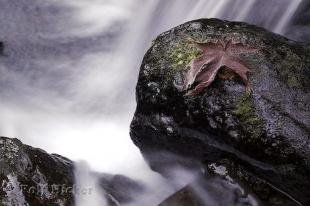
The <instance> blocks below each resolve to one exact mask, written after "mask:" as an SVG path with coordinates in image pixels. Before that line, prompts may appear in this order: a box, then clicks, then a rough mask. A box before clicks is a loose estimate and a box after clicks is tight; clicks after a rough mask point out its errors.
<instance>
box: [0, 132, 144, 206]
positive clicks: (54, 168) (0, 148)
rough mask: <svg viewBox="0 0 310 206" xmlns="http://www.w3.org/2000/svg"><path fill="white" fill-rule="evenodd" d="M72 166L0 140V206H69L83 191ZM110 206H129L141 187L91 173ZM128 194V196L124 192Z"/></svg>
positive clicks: (59, 158)
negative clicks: (75, 195)
mask: <svg viewBox="0 0 310 206" xmlns="http://www.w3.org/2000/svg"><path fill="white" fill-rule="evenodd" d="M74 169H75V164H74V162H72V161H71V160H69V159H67V158H65V157H62V156H60V155H56V154H48V153H46V152H45V151H43V150H41V149H37V148H33V147H30V146H28V145H24V144H22V142H20V141H19V140H18V139H10V138H5V137H0V205H1V206H26V205H30V206H71V205H74V194H81V193H82V192H83V190H84V189H86V190H88V189H91V190H93V189H94V188H79V186H78V185H76V183H75V173H74V171H75V170H74ZM93 176H94V177H98V179H99V184H100V186H101V188H102V189H104V191H105V192H104V193H102V196H106V198H107V200H108V203H109V206H117V205H119V204H121V203H122V204H123V203H124V204H125V203H129V202H130V201H133V200H134V197H135V196H137V194H141V193H142V192H143V191H144V187H143V186H142V185H141V184H140V183H138V182H136V181H134V180H131V179H129V178H127V177H124V176H120V175H110V174H100V173H93ZM124 190H125V191H127V193H125V192H124Z"/></svg>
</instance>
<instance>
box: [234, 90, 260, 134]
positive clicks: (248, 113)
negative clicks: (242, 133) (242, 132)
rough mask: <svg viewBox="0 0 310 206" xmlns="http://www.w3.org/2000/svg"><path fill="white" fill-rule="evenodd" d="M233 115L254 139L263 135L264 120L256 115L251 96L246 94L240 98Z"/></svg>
mask: <svg viewBox="0 0 310 206" xmlns="http://www.w3.org/2000/svg"><path fill="white" fill-rule="evenodd" d="M233 113H234V114H235V115H236V116H237V117H238V118H239V120H240V122H241V123H243V124H244V126H245V127H246V130H247V131H248V132H249V133H250V134H251V136H252V137H254V138H257V137H260V136H261V135H262V132H263V124H264V120H263V119H262V118H261V117H259V116H258V115H257V114H256V112H255V108H254V106H253V102H252V98H251V94H245V95H244V96H242V97H241V98H240V100H239V101H238V103H237V105H236V108H235V110H234V111H233Z"/></svg>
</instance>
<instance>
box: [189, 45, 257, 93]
mask: <svg viewBox="0 0 310 206" xmlns="http://www.w3.org/2000/svg"><path fill="white" fill-rule="evenodd" d="M195 44H196V45H197V46H198V48H200V49H201V50H202V55H200V56H199V57H197V58H195V59H194V60H193V61H192V62H191V65H190V69H189V70H188V72H187V74H186V75H185V79H184V85H183V89H184V90H186V91H187V93H186V95H198V94H200V93H201V92H202V91H203V90H204V89H205V88H206V87H208V86H209V85H210V84H211V83H212V82H213V81H214V79H215V77H216V75H217V74H218V72H219V70H220V69H221V68H222V67H223V66H225V67H226V68H228V69H230V70H232V71H233V72H234V73H235V74H237V75H238V76H240V77H241V79H242V80H243V82H244V84H245V86H246V91H250V90H251V87H250V83H249V81H248V77H247V73H248V72H250V69H249V68H248V67H247V66H246V65H245V64H244V63H242V61H241V59H240V56H241V55H242V54H245V53H253V52H257V51H258V49H256V48H252V47H249V46H247V45H244V44H242V43H238V42H234V41H233V40H229V41H226V42H225V41H223V40H218V41H217V42H216V43H212V42H208V43H197V42H195ZM194 85H195V86H194ZM193 87H194V88H193Z"/></svg>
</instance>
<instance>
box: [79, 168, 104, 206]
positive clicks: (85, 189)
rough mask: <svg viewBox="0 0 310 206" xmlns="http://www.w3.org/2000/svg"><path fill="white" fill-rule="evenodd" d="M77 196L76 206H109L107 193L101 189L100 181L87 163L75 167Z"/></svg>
mask: <svg viewBox="0 0 310 206" xmlns="http://www.w3.org/2000/svg"><path fill="white" fill-rule="evenodd" d="M75 167H76V169H75V185H74V190H73V193H74V195H75V202H76V206H85V205H91V206H108V203H107V200H106V198H105V192H104V191H103V189H101V188H100V187H99V184H98V181H99V180H98V179H97V178H96V176H95V175H94V174H92V172H91V171H90V169H89V167H88V165H87V163H86V162H78V163H77V164H76V165H75Z"/></svg>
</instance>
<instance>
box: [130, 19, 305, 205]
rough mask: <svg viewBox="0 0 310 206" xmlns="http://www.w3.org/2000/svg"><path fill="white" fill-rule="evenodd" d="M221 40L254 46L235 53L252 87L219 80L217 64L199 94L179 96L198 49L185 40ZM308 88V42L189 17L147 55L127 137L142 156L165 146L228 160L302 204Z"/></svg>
mask: <svg viewBox="0 0 310 206" xmlns="http://www.w3.org/2000/svg"><path fill="white" fill-rule="evenodd" d="M219 39H221V40H223V39H224V40H229V39H234V40H236V41H238V42H241V43H242V44H244V45H249V46H251V47H254V48H258V49H259V52H258V53H256V54H246V55H242V56H241V57H240V59H241V61H242V62H243V63H245V64H246V65H247V66H248V67H249V68H250V70H251V72H250V73H249V75H248V76H249V82H250V84H251V88H252V90H251V92H250V93H247V92H246V89H245V85H244V83H243V82H242V81H241V79H240V78H238V77H236V78H227V79H222V78H220V77H221V75H222V76H223V75H224V76H225V73H227V71H226V70H227V68H225V67H223V68H222V69H221V71H220V74H219V75H217V78H216V79H215V80H214V81H213V82H212V84H211V85H210V86H208V87H207V88H205V89H204V91H203V92H202V93H201V94H199V95H196V96H187V95H185V94H186V91H183V84H184V76H185V74H186V72H187V71H188V64H189V63H190V62H191V61H192V60H193V58H196V57H197V56H199V55H200V52H201V51H199V50H197V48H195V47H193V45H192V44H191V42H192V41H197V42H212V41H217V40H219ZM221 73H222V74H221ZM309 88H310V48H309V47H308V46H306V45H304V44H302V43H299V42H294V41H292V40H289V39H287V38H285V37H282V36H280V35H277V34H274V33H271V32H269V31H267V30H265V29H263V28H259V27H256V26H253V25H249V24H245V23H240V22H229V21H222V20H218V19H200V20H195V21H191V22H188V23H185V24H182V25H180V26H177V27H175V28H173V29H171V30H169V31H167V32H165V33H163V34H161V35H159V36H158V37H157V38H156V40H154V42H153V45H152V47H151V48H150V49H149V50H148V52H147V53H146V55H145V57H144V59H143V62H142V65H141V68H140V74H139V80H138V84H137V89H136V94H137V109H136V113H135V116H134V119H133V121H132V124H131V137H132V139H133V141H134V142H135V144H136V145H137V146H138V147H139V148H140V149H141V151H142V152H143V154H144V155H145V156H146V157H147V154H148V153H149V152H150V151H154V150H155V151H157V150H168V151H170V152H175V153H178V154H182V155H185V156H191V157H194V158H196V159H198V160H201V161H203V162H206V163H208V162H216V161H220V160H221V159H222V158H229V159H230V160H231V161H234V162H237V163H238V164H240V165H242V166H243V167H244V168H246V169H248V170H249V171H250V173H251V174H255V175H257V176H259V178H261V179H263V180H264V181H266V182H269V183H270V184H271V185H273V186H274V187H276V188H278V189H280V190H281V191H284V192H285V193H286V194H289V195H290V196H291V197H293V198H294V199H296V200H298V201H299V202H301V203H302V204H304V205H308V204H310V177H309V175H308V174H309V173H310V147H309V142H310V140H309V136H310V135H309V131H310V128H309V125H310V119H309V116H310V104H309V102H310V101H309V99H310V93H309ZM297 188H299V189H297ZM300 190H302V191H305V192H303V193H300V192H299V191H300ZM307 191H309V192H307Z"/></svg>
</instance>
